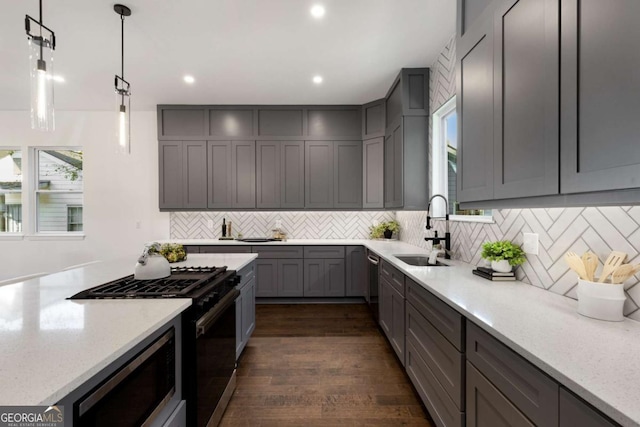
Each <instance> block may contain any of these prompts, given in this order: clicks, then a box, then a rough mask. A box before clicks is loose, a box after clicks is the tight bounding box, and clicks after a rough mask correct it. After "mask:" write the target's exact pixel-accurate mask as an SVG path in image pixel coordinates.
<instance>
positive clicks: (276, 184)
mask: <svg viewBox="0 0 640 427" xmlns="http://www.w3.org/2000/svg"><path fill="white" fill-rule="evenodd" d="M256 207H257V208H258V209H278V208H289V209H297V208H303V207H304V142H302V141H257V142H256Z"/></svg>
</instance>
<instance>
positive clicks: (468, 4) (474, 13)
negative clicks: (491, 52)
mask: <svg viewBox="0 0 640 427" xmlns="http://www.w3.org/2000/svg"><path fill="white" fill-rule="evenodd" d="M492 1H493V0H458V22H457V27H458V37H464V36H465V34H466V32H467V30H468V29H469V28H470V27H473V24H474V22H476V21H477V20H478V19H479V18H480V17H481V15H482V13H483V12H485V11H486V10H487V6H489V4H490V3H491V2H492Z"/></svg>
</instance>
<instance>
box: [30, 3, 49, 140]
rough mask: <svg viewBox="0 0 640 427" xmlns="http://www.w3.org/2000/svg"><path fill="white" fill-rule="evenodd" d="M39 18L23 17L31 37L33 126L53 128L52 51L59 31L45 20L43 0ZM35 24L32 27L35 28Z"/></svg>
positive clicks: (46, 129)
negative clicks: (47, 25)
mask: <svg viewBox="0 0 640 427" xmlns="http://www.w3.org/2000/svg"><path fill="white" fill-rule="evenodd" d="M39 5H40V19H39V20H38V21H36V20H35V19H33V18H32V17H30V16H29V15H26V17H25V19H24V25H25V30H26V31H27V40H28V41H29V65H30V66H29V74H30V76H31V128H32V129H38V130H43V131H52V130H54V128H55V121H54V111H53V51H54V50H55V48H56V35H55V33H54V32H53V31H52V30H51V29H49V28H47V27H46V26H45V25H44V24H43V23H42V0H39ZM32 27H33V28H32Z"/></svg>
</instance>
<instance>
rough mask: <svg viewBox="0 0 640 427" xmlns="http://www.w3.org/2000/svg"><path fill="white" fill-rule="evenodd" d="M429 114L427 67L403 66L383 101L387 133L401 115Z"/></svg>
mask: <svg viewBox="0 0 640 427" xmlns="http://www.w3.org/2000/svg"><path fill="white" fill-rule="evenodd" d="M413 115H417V116H427V115H429V69H428V68H403V69H402V70H401V71H400V73H399V74H398V76H397V77H396V79H395V81H394V82H393V84H392V85H391V88H390V89H389V91H388V93H387V97H386V103H385V121H386V128H387V133H388V129H389V126H390V125H391V124H392V123H393V122H394V121H395V120H396V119H398V118H399V117H401V116H413Z"/></svg>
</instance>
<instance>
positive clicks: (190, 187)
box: [159, 141, 207, 209]
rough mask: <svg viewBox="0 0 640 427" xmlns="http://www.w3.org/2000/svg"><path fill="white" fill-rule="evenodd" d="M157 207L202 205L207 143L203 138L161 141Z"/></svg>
mask: <svg viewBox="0 0 640 427" xmlns="http://www.w3.org/2000/svg"><path fill="white" fill-rule="evenodd" d="M159 147H160V152H159V158H160V169H159V170H160V187H159V188H160V208H161V209H163V208H164V209H167V208H168V209H205V208H206V206H207V180H206V176H207V163H206V162H207V157H206V151H207V145H206V143H205V142H204V141H162V142H161V143H160V145H159Z"/></svg>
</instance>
